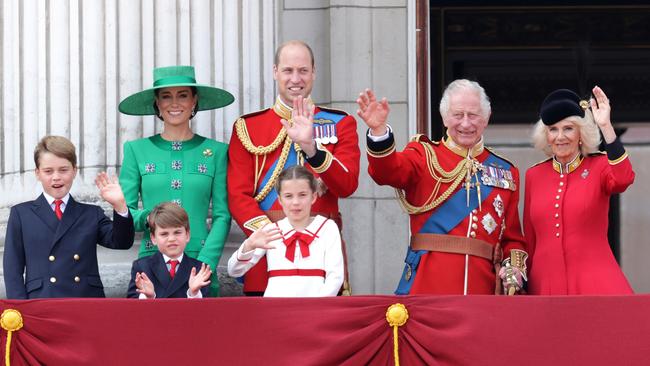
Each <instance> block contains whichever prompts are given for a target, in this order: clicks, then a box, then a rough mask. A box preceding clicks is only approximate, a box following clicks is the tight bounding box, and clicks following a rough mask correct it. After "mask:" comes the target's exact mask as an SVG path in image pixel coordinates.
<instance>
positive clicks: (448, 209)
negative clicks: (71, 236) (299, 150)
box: [368, 133, 524, 294]
mask: <svg viewBox="0 0 650 366" xmlns="http://www.w3.org/2000/svg"><path fill="white" fill-rule="evenodd" d="M394 146H395V145H394V138H393V135H392V133H391V134H390V137H389V139H388V140H386V141H382V142H373V141H372V140H370V139H369V138H368V163H369V166H368V172H369V173H370V176H371V177H372V178H373V179H374V180H375V182H377V184H380V185H390V186H392V187H395V188H397V189H401V190H403V192H404V198H405V200H406V201H407V202H408V204H410V205H413V206H423V205H426V204H428V203H430V202H433V201H435V200H440V201H441V202H440V204H439V205H437V206H436V207H435V208H432V209H425V210H424V212H412V211H411V213H410V225H411V233H412V234H416V233H417V234H420V233H422V234H425V233H437V234H447V235H453V236H459V237H469V238H475V239H480V240H483V241H484V242H487V243H488V244H490V245H492V246H493V247H496V246H497V244H499V245H500V247H501V248H502V249H503V255H504V258H507V257H508V256H509V255H510V251H511V250H512V249H521V250H523V249H524V240H523V237H522V234H521V226H520V223H519V214H518V210H517V204H518V201H519V190H518V186H519V172H518V170H517V168H515V167H514V166H513V165H512V164H510V163H509V162H507V161H506V160H504V159H502V158H499V157H498V156H496V155H495V154H494V153H492V152H491V151H489V150H487V149H485V148H484V147H483V144H482V141H481V142H480V143H479V144H477V146H475V147H474V148H472V152H471V155H472V157H473V158H474V160H475V161H476V162H477V163H480V166H483V167H485V168H486V172H485V173H483V174H481V173H478V174H476V175H473V176H472V185H471V189H470V204H469V206H470V207H468V201H467V191H466V188H465V179H464V178H465V177H462V180H461V183H460V184H459V185H458V186H457V187H456V188H451V189H450V187H451V186H452V184H453V182H440V183H439V182H438V180H437V179H434V178H433V176H432V173H431V171H432V170H434V171H437V172H436V175H438V176H439V175H440V174H439V173H440V172H439V171H438V170H437V169H436V168H435V164H434V163H432V161H433V160H434V159H433V158H435V160H437V162H438V164H439V166H440V167H441V168H442V169H443V170H444V171H447V172H450V171H452V170H453V169H454V168H456V167H457V166H458V165H459V163H460V162H462V161H463V160H466V157H467V150H466V149H463V148H461V147H458V146H455V144H453V142H452V141H451V140H450V139H448V140H447V141H444V142H431V141H430V140H429V139H428V138H426V137H424V136H417V137H416V138H415V139H413V140H412V141H411V142H410V143H409V144H408V145H407V146H406V148H405V149H404V151H402V152H396V151H395V148H394ZM427 155H429V156H427ZM432 155H433V156H432ZM477 179H478V180H481V179H485V180H486V182H488V183H489V184H488V185H486V184H481V188H480V189H481V197H480V199H481V205H480V207H479V206H478V193H477V190H476V183H475V182H476V181H477ZM495 182H496V183H497V185H501V186H502V187H498V186H495ZM438 184H439V188H438V190H437V192H436V191H435V190H436V186H437V185H438ZM413 257H416V259H415V260H413ZM466 257H467V265H466ZM497 260H498V261H500V258H499V259H497ZM405 262H406V263H407V266H406V268H405V270H404V273H403V276H402V279H401V281H400V285H399V286H398V289H397V291H396V293H397V294H463V293H465V279H467V292H466V293H467V294H494V293H495V287H496V286H495V285H496V281H497V276H496V274H495V270H494V264H493V262H492V261H491V260H487V259H486V258H483V257H477V256H473V255H468V256H466V255H464V254H457V253H447V252H440V251H427V252H421V253H420V254H418V252H417V251H413V250H411V248H410V247H409V250H408V252H407V259H406V260H405ZM466 270H467V277H466V275H465V273H466V272H465V271H466ZM414 273H415V274H414ZM412 276H414V279H413V278H412Z"/></svg>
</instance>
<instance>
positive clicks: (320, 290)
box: [228, 215, 343, 297]
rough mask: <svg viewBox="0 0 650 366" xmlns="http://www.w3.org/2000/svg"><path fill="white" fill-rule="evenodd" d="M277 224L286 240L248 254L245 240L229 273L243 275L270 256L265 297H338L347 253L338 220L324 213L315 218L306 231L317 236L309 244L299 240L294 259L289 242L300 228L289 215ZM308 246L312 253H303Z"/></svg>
mask: <svg viewBox="0 0 650 366" xmlns="http://www.w3.org/2000/svg"><path fill="white" fill-rule="evenodd" d="M276 225H277V226H278V227H279V228H280V231H281V232H282V236H283V237H284V240H276V241H273V242H271V243H269V244H271V245H273V246H275V249H268V250H266V249H255V250H252V251H249V252H246V253H243V252H242V250H243V248H244V244H245V243H246V242H245V241H244V243H242V245H241V246H240V247H239V249H237V251H236V252H235V253H233V255H232V256H231V257H230V259H229V260H228V274H229V275H230V276H233V277H240V276H242V275H244V273H246V272H247V271H248V270H249V269H250V268H251V267H253V266H254V265H255V264H256V263H257V262H258V261H259V260H260V258H262V257H263V256H264V255H266V260H267V262H268V271H269V283H268V285H267V287H266V291H265V292H264V296H268V297H319V296H336V294H337V293H338V292H339V289H340V288H341V285H342V284H343V252H342V250H341V235H340V233H339V228H338V226H337V225H336V223H334V221H332V220H329V219H326V218H325V217H323V216H320V215H317V216H316V217H314V219H313V220H312V222H311V223H310V224H309V225H308V226H307V228H306V229H305V232H306V233H307V234H308V235H309V236H312V237H313V241H312V242H311V244H309V245H308V246H305V245H304V243H301V242H300V241H299V243H298V244H296V245H295V248H294V249H293V251H294V258H293V261H291V260H289V259H287V244H285V243H290V242H291V238H292V237H293V236H294V235H296V231H295V230H294V229H293V227H291V224H289V219H287V218H284V219H282V220H280V221H278V222H277V223H276ZM303 235H304V234H303ZM247 240H248V239H247ZM307 248H308V249H307ZM306 249H307V250H308V253H309V255H308V256H307V255H305V256H303V254H306ZM289 257H291V253H289Z"/></svg>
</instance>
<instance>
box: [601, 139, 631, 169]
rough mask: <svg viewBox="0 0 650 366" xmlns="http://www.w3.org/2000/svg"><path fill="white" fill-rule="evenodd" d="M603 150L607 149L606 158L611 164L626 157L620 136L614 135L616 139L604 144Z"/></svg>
mask: <svg viewBox="0 0 650 366" xmlns="http://www.w3.org/2000/svg"><path fill="white" fill-rule="evenodd" d="M605 151H607V160H609V163H610V164H611V165H616V164H618V163H620V162H621V161H623V160H625V158H626V157H627V152H626V151H625V148H624V147H623V143H622V142H621V139H620V137H616V140H614V141H613V142H612V143H611V144H605Z"/></svg>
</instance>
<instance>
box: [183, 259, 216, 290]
mask: <svg viewBox="0 0 650 366" xmlns="http://www.w3.org/2000/svg"><path fill="white" fill-rule="evenodd" d="M210 276H212V270H211V269H210V266H209V265H207V264H205V263H201V269H200V270H199V273H196V268H194V267H192V271H191V272H190V280H189V281H188V285H189V289H190V295H191V296H192V297H196V295H198V293H199V290H200V289H202V288H203V287H205V286H207V285H209V284H210Z"/></svg>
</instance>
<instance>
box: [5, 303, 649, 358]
mask: <svg viewBox="0 0 650 366" xmlns="http://www.w3.org/2000/svg"><path fill="white" fill-rule="evenodd" d="M398 302H399V303H402V304H404V305H405V306H406V308H407V310H408V312H409V320H408V321H407V323H406V324H405V325H404V326H402V327H400V329H399V335H400V340H399V350H400V352H399V353H400V363H401V365H404V366H411V365H500V366H502V365H509V364H512V365H515V364H516V365H519V364H523V365H572V366H575V365H644V364H648V362H649V361H648V359H650V342H649V341H648V336H649V335H650V316H649V315H648V312H649V311H648V309H650V296H648V295H636V296H618V297H605V296H602V297H598V296H583V297H571V296H566V297H532V296H521V297H510V298H509V297H503V296H468V297H462V296H405V297H396V296H355V297H337V298H321V299H264V298H222V299H202V300H188V299H169V300H168V299H160V300H147V301H142V300H126V299H97V300H95V299H61V300H28V301H9V300H7V301H0V306H1V309H0V310H5V309H9V308H12V309H16V310H18V311H20V313H21V314H22V316H23V320H24V327H23V328H22V329H21V330H19V331H17V332H14V333H13V339H12V346H11V348H12V349H11V360H12V365H39V364H47V365H104V364H106V365H152V364H169V365H171V364H173V365H189V364H201V365H255V366H263V365H264V366H266V365H355V366H356V365H393V340H392V329H391V328H390V327H389V325H388V323H387V322H386V310H387V308H388V307H389V306H390V305H391V304H394V303H398ZM6 334H7V333H6V331H4V330H2V337H1V338H2V339H1V340H2V344H1V347H0V348H1V349H2V351H1V352H2V357H3V362H4V347H5V342H6ZM169 360H174V361H172V362H170V361H169Z"/></svg>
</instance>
